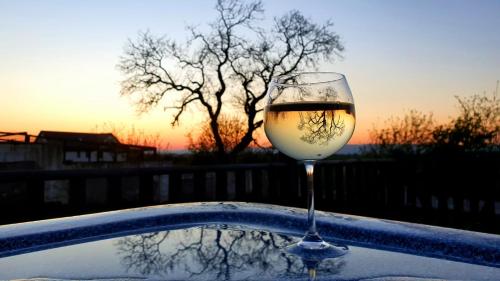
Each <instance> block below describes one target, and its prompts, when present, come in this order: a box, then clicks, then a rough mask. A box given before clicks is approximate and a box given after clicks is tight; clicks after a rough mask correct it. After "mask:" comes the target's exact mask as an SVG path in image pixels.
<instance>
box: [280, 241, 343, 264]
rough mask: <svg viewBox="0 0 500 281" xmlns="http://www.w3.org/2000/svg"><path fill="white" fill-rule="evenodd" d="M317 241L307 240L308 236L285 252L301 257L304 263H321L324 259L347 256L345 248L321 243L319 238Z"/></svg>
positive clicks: (287, 248)
mask: <svg viewBox="0 0 500 281" xmlns="http://www.w3.org/2000/svg"><path fill="white" fill-rule="evenodd" d="M317 237H318V238H319V239H317V240H312V241H311V240H309V239H307V238H308V236H307V235H306V237H304V238H302V240H301V241H299V242H298V243H295V244H292V245H290V246H288V247H286V251H287V252H289V253H291V254H293V255H296V256H299V257H301V258H302V259H303V260H306V261H321V260H324V259H332V258H338V257H340V256H343V255H345V254H347V252H348V251H349V249H348V248H347V246H337V245H333V244H330V243H328V242H325V241H323V240H322V239H321V238H320V237H319V236H317Z"/></svg>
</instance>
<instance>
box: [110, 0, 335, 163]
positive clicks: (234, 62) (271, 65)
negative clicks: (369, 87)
mask: <svg viewBox="0 0 500 281" xmlns="http://www.w3.org/2000/svg"><path fill="white" fill-rule="evenodd" d="M215 10H216V11H217V17H216V19H215V21H213V22H212V23H210V24H209V27H210V29H211V30H210V32H202V31H200V30H198V29H197V28H194V27H189V28H188V29H189V31H190V39H189V40H188V42H186V44H184V45H181V44H178V43H177V42H175V41H172V40H169V39H166V38H165V37H161V36H154V35H153V34H151V33H149V32H143V33H140V34H139V36H138V38H137V39H136V40H129V42H128V44H127V46H126V49H125V53H124V55H123V56H122V57H121V60H120V62H119V64H118V68H119V69H120V70H121V71H122V73H123V74H124V75H125V79H124V80H123V81H122V87H121V94H122V95H124V96H133V97H135V98H136V102H137V109H138V110H139V111H140V112H144V111H148V110H149V109H151V108H153V107H156V106H158V105H160V104H163V105H164V107H165V109H173V110H174V116H173V119H172V125H177V124H179V122H180V119H181V116H183V115H184V114H185V113H186V112H187V110H189V108H190V107H191V106H192V105H197V106H198V107H197V108H198V109H200V108H201V110H202V112H204V113H205V114H206V116H207V120H208V123H209V125H210V129H211V132H212V137H213V140H214V143H215V147H216V149H215V151H216V152H217V153H218V154H219V155H221V156H224V155H225V154H233V155H234V154H236V153H239V152H241V151H242V150H244V149H245V148H246V147H248V145H249V144H251V143H252V141H254V137H255V136H254V132H255V131H256V130H257V129H258V128H260V127H261V126H262V123H263V121H262V114H260V113H261V111H262V110H263V108H262V107H263V105H262V101H263V99H264V97H265V94H266V92H267V88H268V86H269V83H270V82H271V78H272V77H273V76H276V75H281V74H287V73H291V72H295V71H301V70H304V69H307V68H314V67H316V66H317V63H318V62H319V60H320V59H324V60H327V61H331V60H333V59H334V58H335V57H336V56H338V55H339V53H340V52H341V51H343V49H344V48H343V46H342V44H341V43H340V41H339V36H338V35H336V33H334V32H333V31H332V26H333V24H332V22H330V21H328V22H326V23H324V24H316V23H313V22H311V20H309V19H307V18H306V17H304V16H303V15H302V14H301V13H300V12H298V11H291V12H289V13H287V14H285V15H284V16H282V17H276V18H274V22H273V25H272V27H271V28H270V29H267V30H266V29H264V28H260V27H259V25H258V22H259V21H260V20H261V19H262V14H263V6H262V3H261V2H260V1H255V2H246V1H239V0H218V1H217V4H216V6H215ZM171 95H173V96H174V97H175V98H177V101H176V102H172V99H170V98H167V97H169V96H171ZM224 110H230V111H232V112H233V113H234V112H241V115H244V116H245V119H246V122H245V123H246V126H245V133H244V134H243V135H242V136H241V137H240V139H239V140H238V142H237V144H236V145H234V147H232V148H231V149H227V148H226V144H225V143H224V141H223V137H222V135H223V133H222V132H221V128H220V124H219V121H220V117H221V114H223V113H222V112H223V111H224Z"/></svg>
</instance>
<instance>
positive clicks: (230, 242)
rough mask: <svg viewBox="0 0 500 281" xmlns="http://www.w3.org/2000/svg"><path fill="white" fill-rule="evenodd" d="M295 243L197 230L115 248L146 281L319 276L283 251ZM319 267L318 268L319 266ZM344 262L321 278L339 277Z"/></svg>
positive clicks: (324, 268) (323, 269) (250, 233)
mask: <svg viewBox="0 0 500 281" xmlns="http://www.w3.org/2000/svg"><path fill="white" fill-rule="evenodd" d="M295 240H297V239H295V238H290V237H288V236H284V235H280V234H274V233H270V232H266V231H255V230H241V229H223V228H221V227H220V226H219V227H215V226H207V227H197V228H189V229H182V230H173V231H163V232H155V233H147V234H141V235H134V236H127V237H123V238H121V239H119V240H118V241H117V242H116V243H115V246H116V248H117V252H118V255H119V256H120V258H121V263H122V264H123V265H124V266H125V267H126V268H127V271H129V272H135V273H140V274H143V275H147V276H151V275H152V276H169V275H175V274H178V273H186V274H187V277H188V278H189V279H217V280H242V279H247V278H250V277H255V276H262V277H266V278H273V277H278V276H279V277H295V278H297V277H303V276H304V274H305V273H307V272H309V273H310V274H311V273H313V274H311V276H315V270H316V269H315V268H311V263H310V262H307V261H302V260H301V258H300V257H298V256H296V255H292V254H289V253H287V252H285V251H283V250H282V248H283V247H284V246H286V245H288V244H290V243H291V242H295ZM317 264H318V262H315V263H314V264H313V266H317ZM343 265H344V262H343V260H342V259H335V260H325V261H323V262H322V263H321V264H320V266H319V269H318V271H319V272H320V274H328V275H332V274H336V273H338V272H339V271H340V269H341V268H342V266H343Z"/></svg>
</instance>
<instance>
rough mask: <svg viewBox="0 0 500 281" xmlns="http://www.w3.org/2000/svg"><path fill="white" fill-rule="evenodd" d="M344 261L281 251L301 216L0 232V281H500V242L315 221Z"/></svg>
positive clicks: (212, 217) (361, 221)
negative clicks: (341, 251)
mask: <svg viewBox="0 0 500 281" xmlns="http://www.w3.org/2000/svg"><path fill="white" fill-rule="evenodd" d="M317 224H318V229H319V231H320V234H321V235H322V236H323V238H324V239H325V240H327V241H329V242H331V243H334V244H337V245H340V246H345V247H348V248H349V251H348V253H347V254H346V255H344V256H342V257H339V258H335V259H326V260H320V261H310V260H302V259H301V258H300V257H298V256H295V255H292V254H290V253H288V252H287V251H286V250H285V249H284V248H285V247H286V246H287V245H289V244H291V243H293V242H295V241H297V240H298V239H299V238H300V237H301V236H302V235H303V231H304V230H305V228H306V213H305V210H303V209H295V208H287V207H282V206H274V205H263V204H250V203H237V202H225V203H218V202H213V203H194V204H177V205H168V206H155V207H147V208H137V209H129V210H122V211H115V212H106V213H100V214H93V215H84V216H77V217H68V218H61V219H53V220H45V221H37V222H30V223H22V224H13V225H6V226H1V227H0V279H1V280H17V279H27V280H44V281H46V280H308V279H309V278H311V279H312V278H316V279H317V280H373V281H375V280H377V281H381V280H500V236H498V235H490V234H483V233H476V232H469V231H460V230H454V229H447V228H440V227H431V226H426V225H418V224H409V223H402V222H397V221H388V220H378V219H371V218H366V217H357V216H350V215H341V214H334V213H325V212H317Z"/></svg>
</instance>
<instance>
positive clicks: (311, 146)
mask: <svg viewBox="0 0 500 281" xmlns="http://www.w3.org/2000/svg"><path fill="white" fill-rule="evenodd" d="M264 118H265V122H264V124H265V125H264V129H265V131H266V135H267V137H268V138H269V140H270V141H271V143H272V144H273V145H274V146H275V147H276V148H277V149H279V150H280V151H281V152H283V153H285V154H286V155H288V156H290V157H292V158H294V159H297V160H319V159H323V158H326V157H328V156H330V155H332V154H333V153H335V152H336V151H338V150H339V149H341V148H342V147H343V146H344V145H345V144H346V143H347V142H348V141H349V139H350V138H351V136H352V133H353V132H354V125H355V123H356V117H355V111H354V104H352V103H342V102H294V103H278V104H271V105H268V106H266V108H265V117H264Z"/></svg>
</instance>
